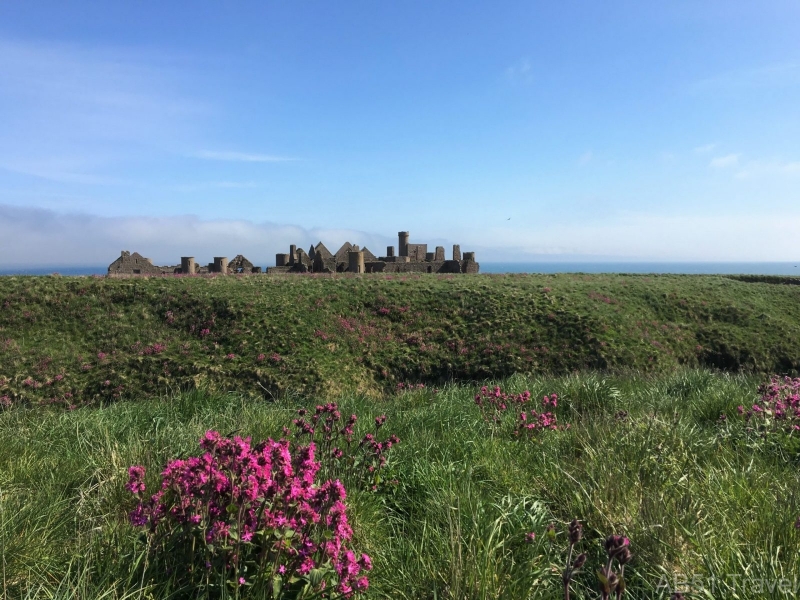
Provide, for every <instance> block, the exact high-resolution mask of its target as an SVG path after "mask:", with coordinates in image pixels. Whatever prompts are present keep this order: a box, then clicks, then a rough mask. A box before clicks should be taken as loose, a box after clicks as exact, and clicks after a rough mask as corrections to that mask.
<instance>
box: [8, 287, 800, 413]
mask: <svg viewBox="0 0 800 600" xmlns="http://www.w3.org/2000/svg"><path fill="white" fill-rule="evenodd" d="M769 281H771V280H769ZM780 281H781V283H785V282H783V280H780ZM798 348H800V286H798V285H781V284H776V283H769V282H757V281H756V282H753V281H740V280H736V279H732V278H725V277H712V276H636V275H508V276H490V275H478V276H463V275H459V276H427V275H426V276H402V277H401V276H377V275H375V276H369V277H348V276H341V275H337V276H332V277H331V276H290V277H266V276H264V277H219V278H212V279H201V278H155V279H116V280H115V279H103V278H59V277H42V278H30V277H4V278H0V397H5V400H4V402H5V403H6V404H10V403H13V404H23V405H24V404H30V403H41V402H49V403H55V404H63V405H78V404H85V403H87V402H96V401H113V400H116V399H118V398H120V397H123V398H125V397H127V398H140V397H142V396H147V395H153V394H156V395H163V394H167V393H172V392H176V391H188V390H191V389H197V388H202V389H208V390H213V391H239V392H241V393H244V394H249V395H261V396H267V397H272V396H275V395H279V394H281V393H283V392H286V391H292V392H297V393H302V394H307V395H311V394H313V395H315V396H317V397H327V398H334V397H338V396H339V395H341V394H342V393H344V392H348V391H351V392H355V393H361V394H369V395H372V396H373V397H380V396H381V394H383V393H384V392H386V391H387V390H392V389H394V388H395V387H396V385H397V384H398V383H401V382H414V383H416V382H425V383H428V384H442V383H445V382H457V381H480V380H483V379H486V378H489V377H504V376H509V375H511V374H514V373H527V374H535V373H550V374H554V375H557V374H566V373H570V372H574V371H583V370H587V369H589V370H600V371H606V372H616V373H619V372H624V371H636V372H647V373H666V372H671V371H674V370H675V369H676V368H682V367H683V368H685V367H689V368H695V367H710V368H715V369H723V370H728V371H745V372H756V373H773V372H774V373H796V372H798V371H800V351H799V350H798Z"/></svg>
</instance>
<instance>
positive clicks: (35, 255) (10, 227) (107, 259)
mask: <svg viewBox="0 0 800 600" xmlns="http://www.w3.org/2000/svg"><path fill="white" fill-rule="evenodd" d="M0 239H2V240H3V247H4V250H3V253H2V254H1V255H0V266H2V267H6V268H19V267H34V266H68V265H75V266H80V265H89V266H96V265H107V264H110V263H111V262H112V261H113V260H115V259H116V258H117V257H118V256H119V253H120V251H121V250H130V251H136V252H139V253H140V254H142V255H144V256H147V257H149V258H152V259H153V262H154V263H155V264H158V265H173V264H177V263H178V262H179V261H180V257H181V256H195V257H196V258H197V260H198V262H200V263H205V262H209V261H211V260H212V258H213V257H214V256H229V257H231V258H232V257H233V256H236V255H237V254H244V255H245V256H247V257H248V258H249V259H250V260H252V261H254V262H255V263H256V264H260V265H262V266H273V265H274V264H275V253H277V252H288V248H289V244H297V245H298V246H300V247H302V248H303V249H306V250H307V249H308V247H309V246H310V245H311V244H312V243H313V244H316V243H317V242H319V241H320V240H322V241H323V242H324V243H325V245H326V246H328V248H329V249H331V250H332V251H336V250H337V249H338V248H339V246H341V244H343V243H344V242H345V241H350V242H352V243H355V244H359V245H361V246H362V247H363V246H367V247H369V248H370V249H371V250H372V251H373V252H374V253H375V254H382V253H383V248H385V247H386V245H387V244H392V243H395V244H396V243H397V241H396V240H394V239H392V238H388V237H385V236H381V235H375V234H371V233H368V232H363V231H357V230H353V229H332V228H311V229H307V228H303V227H299V226H296V225H286V224H278V223H254V222H252V221H246V220H241V219H216V220H203V219H200V218H198V217H196V216H193V215H179V216H174V217H158V218H155V217H99V216H95V215H91V214H64V213H60V212H56V211H53V210H46V209H39V208H27V207H17V206H8V205H0Z"/></svg>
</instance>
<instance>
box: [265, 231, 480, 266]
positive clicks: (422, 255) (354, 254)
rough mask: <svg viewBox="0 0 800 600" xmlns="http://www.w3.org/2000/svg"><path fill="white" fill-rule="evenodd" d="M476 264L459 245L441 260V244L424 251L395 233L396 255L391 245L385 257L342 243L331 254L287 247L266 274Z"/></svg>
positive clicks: (315, 248) (319, 246)
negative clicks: (287, 252) (447, 256)
mask: <svg viewBox="0 0 800 600" xmlns="http://www.w3.org/2000/svg"><path fill="white" fill-rule="evenodd" d="M479 270H480V265H479V264H478V263H477V262H475V253H474V252H465V253H464V255H463V258H462V255H461V246H459V245H458V244H454V245H453V255H452V259H450V260H446V259H445V251H444V247H442V246H436V249H435V251H434V252H428V245H427V244H411V243H409V233H408V232H407V231H401V232H399V233H398V234H397V254H396V255H395V248H394V246H387V248H386V256H381V257H376V256H375V255H374V254H373V253H372V252H370V251H369V249H368V248H363V249H362V248H359V247H358V246H356V245H354V244H351V243H350V242H345V243H344V244H343V245H342V247H341V248H339V250H337V251H336V253H332V252H331V251H330V250H328V249H327V248H326V247H325V245H324V244H323V243H322V242H320V243H319V244H317V245H316V246H312V247H311V248H309V250H308V253H307V254H306V253H305V252H303V250H302V249H297V247H296V246H295V245H291V246H289V254H277V255H276V256H275V266H274V267H269V268H268V269H267V273H272V274H275V273H308V272H312V273H478V271H479Z"/></svg>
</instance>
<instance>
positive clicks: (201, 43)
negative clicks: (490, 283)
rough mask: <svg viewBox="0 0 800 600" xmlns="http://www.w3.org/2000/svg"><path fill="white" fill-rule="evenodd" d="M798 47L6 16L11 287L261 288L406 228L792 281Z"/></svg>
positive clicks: (271, 9) (641, 28)
mask: <svg viewBox="0 0 800 600" xmlns="http://www.w3.org/2000/svg"><path fill="white" fill-rule="evenodd" d="M798 23H800V4H798V3H797V2H794V1H783V2H770V1H765V2H759V3H754V2H738V1H726V2H713V1H709V2H697V1H687V2H680V1H675V2H666V3H655V2H617V1H609V2H603V3H589V2H582V3H578V2H552V3H531V2H516V1H508V2H503V3H497V2H492V3H490V2H463V1H462V2H444V1H441V2H422V1H406V2H344V1H343V2H335V3H334V2H252V3H251V2H238V3H236V4H231V3H226V4H223V3H210V2H191V3H189V2H184V3H179V2H158V3H156V2H135V3H134V2H128V3H121V2H102V3H101V2H81V1H79V0H75V1H73V2H69V3H64V2H36V3H22V2H5V3H0V263H2V264H3V265H6V266H15V265H23V264H47V263H50V264H53V263H56V264H97V263H106V262H111V260H112V259H113V258H114V257H115V256H117V255H118V253H119V250H121V249H130V250H137V251H139V252H141V253H143V254H145V255H148V256H151V257H153V258H154V260H156V262H164V263H172V262H175V258H176V257H179V256H180V255H182V254H183V255H185V254H195V255H197V256H198V259H199V260H201V261H204V260H206V258H209V259H210V257H211V256H213V255H220V254H222V255H224V254H229V255H234V254H237V253H239V252H242V251H244V252H245V254H247V255H248V256H250V257H252V258H254V259H255V260H258V261H264V262H265V264H272V263H271V262H268V261H271V260H274V259H272V258H270V257H273V256H274V253H275V252H278V251H285V250H284V247H285V246H286V245H288V244H289V243H298V244H302V245H304V246H305V245H308V244H310V243H311V242H312V241H313V242H316V241H317V240H319V239H322V240H323V241H325V242H326V243H327V244H330V245H337V244H339V243H341V242H343V241H344V240H345V239H348V240H350V241H352V242H354V243H358V242H360V243H362V244H367V245H371V246H372V247H373V250H383V247H384V246H385V245H386V244H391V243H393V242H395V233H396V232H397V231H398V230H400V229H404V230H410V231H411V234H412V241H427V242H429V243H432V244H448V245H449V244H451V243H459V242H460V243H461V245H462V248H463V249H473V250H476V251H478V252H479V255H478V258H479V259H483V260H530V259H552V258H563V257H582V258H597V259H608V258H614V259H628V260H739V261H741V260H754V261H757V260H776V261H777V260H786V261H792V260H797V259H799V258H800V244H799V243H798V241H797V240H799V239H800V110H798V107H800V43H799V42H798V41H797V40H798V39H799V38H800V35H798ZM204 253H207V254H208V255H209V256H208V257H206V256H205V254H204ZM56 258H57V260H55V259H56Z"/></svg>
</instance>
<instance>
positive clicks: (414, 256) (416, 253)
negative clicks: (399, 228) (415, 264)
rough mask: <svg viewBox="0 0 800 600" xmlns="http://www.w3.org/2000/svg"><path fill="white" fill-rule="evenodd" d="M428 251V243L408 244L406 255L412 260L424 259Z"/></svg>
mask: <svg viewBox="0 0 800 600" xmlns="http://www.w3.org/2000/svg"><path fill="white" fill-rule="evenodd" d="M427 253H428V244H409V245H408V254H407V256H408V257H409V258H410V259H411V260H412V261H415V260H416V261H424V260H425V255H426V254H427Z"/></svg>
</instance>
